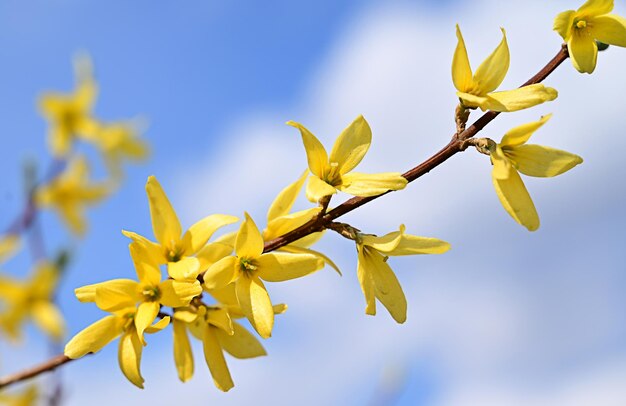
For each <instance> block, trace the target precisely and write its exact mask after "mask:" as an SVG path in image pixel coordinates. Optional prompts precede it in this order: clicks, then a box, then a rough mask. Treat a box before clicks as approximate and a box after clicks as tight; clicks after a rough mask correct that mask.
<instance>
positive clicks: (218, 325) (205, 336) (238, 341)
mask: <svg viewBox="0 0 626 406" xmlns="http://www.w3.org/2000/svg"><path fill="white" fill-rule="evenodd" d="M229 313H230V312H229V311H227V310H226V309H223V308H219V307H204V306H202V307H200V308H198V309H190V308H189V309H177V311H176V312H175V313H174V320H173V326H174V362H175V363H176V369H177V371H178V377H179V378H180V380H181V381H183V382H186V381H188V380H189V379H191V377H192V376H193V369H194V364H193V354H192V352H191V345H190V343H189V337H188V335H187V329H188V330H189V331H190V332H191V334H192V335H193V336H194V337H195V338H197V339H198V340H201V341H202V346H203V350H204V358H205V361H206V363H207V366H208V367H209V370H210V371H211V376H212V377H213V383H214V384H215V386H216V387H217V388H218V389H220V390H222V391H224V392H226V391H228V390H230V389H231V388H233V386H234V383H233V380H232V377H231V375H230V371H229V370H228V365H226V360H225V359H224V354H223V351H226V352H227V353H229V354H230V355H232V356H233V357H235V358H239V359H246V358H254V357H260V356H263V355H266V352H265V349H264V348H263V346H262V345H261V343H260V342H259V341H258V340H257V339H256V338H255V337H254V336H253V335H252V334H250V332H248V330H246V329H245V328H244V327H243V326H242V325H241V324H239V323H237V322H235V321H233V320H232V319H231V317H230V314H229Z"/></svg>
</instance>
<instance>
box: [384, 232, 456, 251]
mask: <svg viewBox="0 0 626 406" xmlns="http://www.w3.org/2000/svg"><path fill="white" fill-rule="evenodd" d="M448 250H450V244H449V243H447V242H445V241H443V240H440V239H438V238H429V237H419V236H416V235H411V234H404V235H402V239H401V240H400V244H398V245H397V246H396V248H394V249H393V250H392V251H390V252H384V254H387V255H392V256H400V255H416V254H443V253H444V252H447V251H448Z"/></svg>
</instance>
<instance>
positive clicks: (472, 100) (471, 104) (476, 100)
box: [456, 92, 488, 111]
mask: <svg viewBox="0 0 626 406" xmlns="http://www.w3.org/2000/svg"><path fill="white" fill-rule="evenodd" d="M456 95H457V96H458V98H459V99H460V100H461V103H463V105H464V106H465V107H468V108H473V109H475V108H478V107H480V109H481V110H482V111H485V110H487V107H485V106H486V103H487V100H488V99H487V97H486V96H476V95H473V94H470V93H464V92H456Z"/></svg>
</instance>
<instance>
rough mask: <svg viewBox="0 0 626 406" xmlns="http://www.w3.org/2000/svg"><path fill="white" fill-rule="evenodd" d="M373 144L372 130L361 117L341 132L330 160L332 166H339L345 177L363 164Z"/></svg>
mask: <svg viewBox="0 0 626 406" xmlns="http://www.w3.org/2000/svg"><path fill="white" fill-rule="evenodd" d="M371 143H372V130H371V129H370V126H369V124H368V123H367V121H366V120H365V118H363V116H361V115H359V116H358V117H357V118H356V119H355V120H354V121H353V122H352V123H351V124H350V125H348V127H346V128H345V129H344V130H343V131H342V132H341V134H340V135H339V137H338V138H337V140H336V141H335V145H334V146H333V150H332V151H331V152H330V157H329V158H328V159H329V161H330V163H331V164H332V163H337V164H338V165H339V167H338V170H339V174H341V175H343V174H345V173H348V172H350V171H351V170H353V169H354V168H355V167H356V166H357V165H358V164H359V162H361V160H362V159H363V157H364V156H365V154H366V153H367V150H368V149H369V147H370V144H371ZM318 176H319V175H318Z"/></svg>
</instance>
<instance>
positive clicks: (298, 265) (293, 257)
mask: <svg viewBox="0 0 626 406" xmlns="http://www.w3.org/2000/svg"><path fill="white" fill-rule="evenodd" d="M256 265H257V266H258V268H259V270H258V272H259V273H258V275H259V277H260V278H261V279H263V280H266V281H268V282H282V281H287V280H290V279H295V278H300V277H302V276H305V275H308V274H310V273H313V272H315V271H317V270H320V269H322V268H323V267H324V261H323V260H322V259H321V258H318V257H317V256H315V255H311V254H289V253H283V252H268V253H267V254H263V255H261V256H260V257H259V258H257V260H256Z"/></svg>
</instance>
